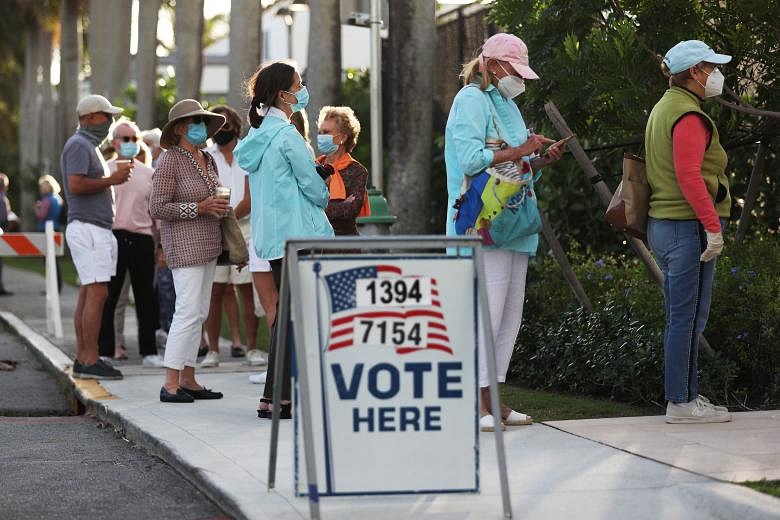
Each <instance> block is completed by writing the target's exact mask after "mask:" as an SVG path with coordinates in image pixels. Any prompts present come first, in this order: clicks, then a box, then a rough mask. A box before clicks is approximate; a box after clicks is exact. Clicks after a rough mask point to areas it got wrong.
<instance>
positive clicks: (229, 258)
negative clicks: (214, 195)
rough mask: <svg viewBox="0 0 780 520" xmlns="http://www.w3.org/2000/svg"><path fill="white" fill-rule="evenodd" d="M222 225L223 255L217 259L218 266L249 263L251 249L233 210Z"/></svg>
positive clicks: (224, 218)
mask: <svg viewBox="0 0 780 520" xmlns="http://www.w3.org/2000/svg"><path fill="white" fill-rule="evenodd" d="M220 225H221V227H222V254H221V255H219V257H218V258H217V265H241V264H246V263H247V262H249V249H248V248H247V245H246V240H244V235H243V233H241V227H240V226H239V225H238V219H236V214H235V212H233V208H230V210H229V211H228V214H227V215H226V216H225V217H223V218H222V220H221V221H220Z"/></svg>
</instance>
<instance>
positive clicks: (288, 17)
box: [276, 6, 300, 59]
mask: <svg viewBox="0 0 780 520" xmlns="http://www.w3.org/2000/svg"><path fill="white" fill-rule="evenodd" d="M298 10H300V9H291V6H290V7H287V6H282V7H280V8H279V9H277V11H276V16H278V17H280V18H282V19H283V20H284V24H285V25H286V26H287V57H288V58H290V59H292V57H293V52H292V51H293V49H292V41H293V36H292V26H293V13H294V12H295V11H298Z"/></svg>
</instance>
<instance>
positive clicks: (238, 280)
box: [214, 265, 252, 285]
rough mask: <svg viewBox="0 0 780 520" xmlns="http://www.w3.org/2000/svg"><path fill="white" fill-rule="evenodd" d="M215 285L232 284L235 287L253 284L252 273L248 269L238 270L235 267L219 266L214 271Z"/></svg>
mask: <svg viewBox="0 0 780 520" xmlns="http://www.w3.org/2000/svg"><path fill="white" fill-rule="evenodd" d="M214 283H230V284H233V285H243V284H245V283H252V273H250V272H249V269H247V268H246V267H245V268H244V269H241V271H239V270H238V267H236V266H234V265H218V266H217V269H216V270H215V271H214Z"/></svg>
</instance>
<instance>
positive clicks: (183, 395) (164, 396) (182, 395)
mask: <svg viewBox="0 0 780 520" xmlns="http://www.w3.org/2000/svg"><path fill="white" fill-rule="evenodd" d="M160 401H162V402H163V403H192V402H194V401H195V398H194V397H192V396H191V395H190V394H188V393H187V392H185V391H184V389H183V388H178V389H177V390H176V393H175V394H172V393H170V392H169V391H168V390H166V389H165V387H162V388H160Z"/></svg>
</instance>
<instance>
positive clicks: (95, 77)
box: [73, 0, 115, 110]
mask: <svg viewBox="0 0 780 520" xmlns="http://www.w3.org/2000/svg"><path fill="white" fill-rule="evenodd" d="M111 3H112V2H107V1H105V0H102V1H101V0H92V1H91V2H90V3H89V27H88V28H87V30H88V31H89V32H88V33H87V34H88V40H87V47H88V48H87V51H88V53H89V70H90V80H89V90H90V93H91V94H100V95H102V96H108V95H109V92H108V87H109V60H110V53H109V47H110V42H111V40H112V39H113V38H114V34H113V32H112V28H113V27H114V26H115V23H114V21H112V20H111ZM73 109H74V110H75V109H76V107H75V106H74V107H73Z"/></svg>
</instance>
